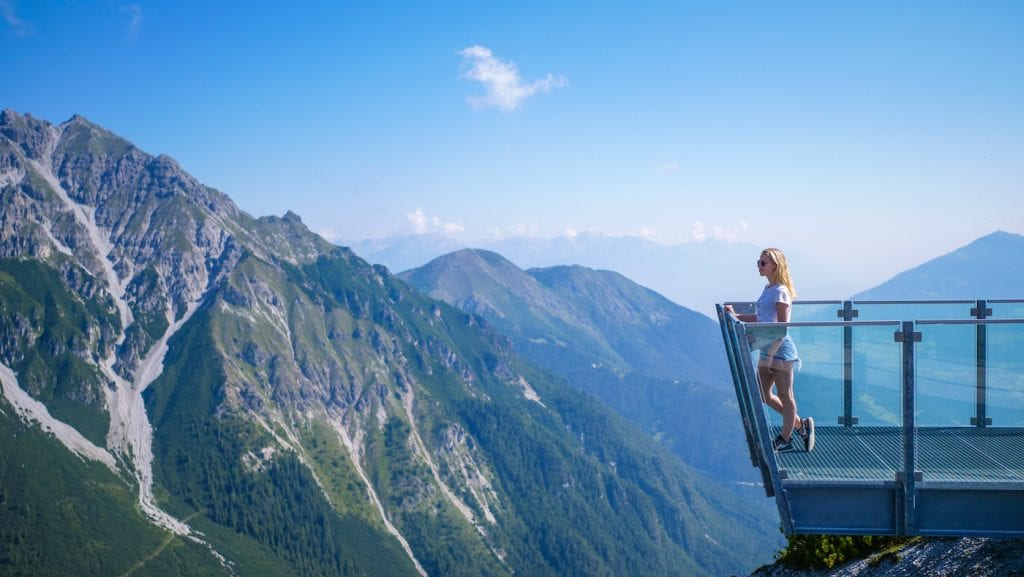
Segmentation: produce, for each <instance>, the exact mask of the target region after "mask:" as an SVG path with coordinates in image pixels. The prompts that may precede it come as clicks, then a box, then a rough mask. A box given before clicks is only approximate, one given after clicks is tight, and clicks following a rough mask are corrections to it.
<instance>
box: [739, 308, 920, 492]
mask: <svg viewBox="0 0 1024 577" xmlns="http://www.w3.org/2000/svg"><path fill="white" fill-rule="evenodd" d="M844 328H846V327H845V326H844V324H843V323H841V322H838V321H832V322H828V323H824V322H821V323H817V322H808V323H792V324H790V325H789V326H788V327H787V328H786V330H788V334H789V336H790V338H791V339H792V340H793V342H794V344H795V345H796V348H797V351H798V353H799V357H800V360H801V362H800V367H799V369H798V370H797V372H796V373H795V376H794V391H795V396H796V402H797V408H798V412H799V414H800V416H802V417H807V416H810V417H813V418H814V420H815V422H816V423H817V427H816V429H817V444H816V447H815V449H814V451H813V452H810V453H808V452H804V451H803V450H802V448H803V446H802V442H800V441H796V445H797V449H798V450H797V451H795V452H792V453H782V454H779V455H777V458H778V463H779V467H780V469H785V471H786V478H787V479H790V480H794V481H795V480H824V481H893V480H894V478H895V472H896V471H898V470H901V463H902V453H901V443H900V436H899V435H900V431H901V429H900V428H899V426H898V423H899V415H900V412H901V410H902V405H901V400H902V396H901V394H900V390H901V389H900V385H899V382H900V374H901V373H900V366H901V358H900V348H899V346H898V345H897V343H895V341H894V339H893V333H894V331H895V330H896V328H898V324H897V323H888V324H884V325H881V326H879V325H876V324H869V323H864V324H857V323H852V324H850V325H849V328H850V329H851V337H852V342H853V347H854V349H853V362H854V364H855V366H854V371H853V382H852V387H851V402H852V403H853V406H854V407H859V409H854V411H853V412H854V413H856V412H857V411H858V410H859V411H861V412H863V413H864V415H865V416H866V417H867V421H868V422H869V423H870V425H869V426H864V425H863V424H857V425H854V426H844V425H842V424H841V421H840V418H841V417H843V416H844V415H845V414H846V412H847V411H846V394H845V392H846V385H845V382H844V381H845V354H844ZM747 330H748V332H749V333H751V334H752V335H755V338H754V342H753V346H760V347H770V346H771V345H772V343H774V342H775V341H776V340H777V339H779V338H781V336H782V335H783V334H786V333H783V332H782V330H783V328H782V327H779V326H777V325H776V326H773V325H756V324H755V325H748V326H747ZM759 356H760V353H759V352H755V353H753V358H752V362H753V363H754V364H755V365H756V363H757V361H758V358H759ZM766 415H767V416H768V421H769V427H770V431H769V433H770V434H771V435H772V436H773V437H774V435H776V434H778V433H779V431H780V429H781V427H782V418H781V416H780V415H779V414H778V413H777V412H775V411H773V410H771V409H768V408H766ZM861 423H863V420H862V421H861ZM878 425H884V426H878Z"/></svg>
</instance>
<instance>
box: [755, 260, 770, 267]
mask: <svg viewBox="0 0 1024 577" xmlns="http://www.w3.org/2000/svg"><path fill="white" fill-rule="evenodd" d="M770 262H772V261H770V260H765V259H761V260H758V261H754V263H755V264H757V266H768V263H770Z"/></svg>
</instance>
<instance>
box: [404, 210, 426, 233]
mask: <svg viewBox="0 0 1024 577" xmlns="http://www.w3.org/2000/svg"><path fill="white" fill-rule="evenodd" d="M405 220H407V221H409V225H410V226H412V231H413V232H414V233H416V234H424V233H425V232H427V215H425V214H423V209H422V208H419V207H417V208H416V210H414V211H412V212H411V213H409V214H407V215H405Z"/></svg>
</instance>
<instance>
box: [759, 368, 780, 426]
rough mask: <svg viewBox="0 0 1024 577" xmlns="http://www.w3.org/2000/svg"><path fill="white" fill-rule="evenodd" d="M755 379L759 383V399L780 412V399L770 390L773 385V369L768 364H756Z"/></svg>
mask: <svg viewBox="0 0 1024 577" xmlns="http://www.w3.org/2000/svg"><path fill="white" fill-rule="evenodd" d="M757 381H758V383H760V385H761V400H762V401H764V404H766V405H768V406H769V407H771V408H772V409H775V412H776V413H779V414H782V400H780V399H779V397H778V396H776V395H775V391H773V390H772V388H773V387H774V386H775V371H773V370H772V368H771V367H769V366H765V365H758V366H757Z"/></svg>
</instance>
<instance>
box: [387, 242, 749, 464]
mask: <svg viewBox="0 0 1024 577" xmlns="http://www.w3.org/2000/svg"><path fill="white" fill-rule="evenodd" d="M398 276H399V278H402V279H403V280H406V281H407V282H409V283H410V284H411V285H413V286H414V287H416V288H418V289H420V290H421V291H423V292H424V293H426V294H428V295H430V296H431V297H434V298H437V299H440V300H444V301H446V302H448V303H451V304H454V305H455V306H458V307H459V308H461V309H463V310H464V311H467V312H472V313H475V314H479V315H481V316H483V317H484V318H486V319H487V320H488V321H490V322H491V323H493V324H494V326H495V327H497V328H498V329H499V330H501V331H502V332H504V333H506V334H507V335H509V336H510V337H511V338H512V340H513V342H514V343H515V346H516V348H517V350H519V351H520V352H521V353H522V354H523V355H524V356H526V357H527V358H529V359H531V360H533V361H534V362H536V363H538V364H540V365H541V366H544V367H546V368H548V369H549V370H551V371H553V372H555V373H557V374H559V375H561V376H562V377H564V378H565V379H566V381H568V382H569V384H570V385H572V386H574V387H576V388H578V389H581V390H584V391H586V392H588V393H590V394H592V395H594V396H595V397H597V398H599V399H601V400H603V401H604V402H605V403H607V404H608V405H609V406H611V407H612V408H613V409H614V410H616V411H617V412H619V413H620V414H622V415H624V416H626V417H627V418H629V419H630V420H631V421H633V422H634V423H636V424H637V425H638V426H640V427H641V428H643V429H644V430H646V431H648V432H649V433H651V434H652V436H654V437H656V438H659V439H660V440H661V441H662V442H663V443H664V444H666V445H667V446H668V447H670V448H672V449H673V450H674V451H675V452H676V453H677V454H679V455H680V456H681V457H683V459H684V460H686V461H687V462H688V463H690V464H692V465H694V466H697V467H700V468H702V469H704V470H707V471H711V472H713V473H714V474H716V475H720V476H725V477H726V478H730V479H733V480H753V477H754V472H753V471H752V470H751V468H750V464H749V461H748V460H747V459H746V456H745V452H744V451H745V448H744V446H743V444H742V443H743V435H742V430H741V428H740V420H739V417H738V414H737V413H736V410H735V409H734V408H733V405H734V403H735V394H734V393H733V391H732V386H731V384H730V380H729V379H730V376H729V374H728V367H727V364H726V360H725V354H724V351H723V348H722V344H721V343H722V336H721V331H720V329H719V327H718V325H717V324H716V323H715V322H713V321H711V320H710V319H708V318H707V317H706V316H704V315H702V314H698V313H696V312H694V311H691V310H689V309H687V308H684V307H682V306H680V305H677V304H675V303H673V302H672V301H670V300H668V299H666V298H664V297H663V296H661V295H659V294H658V293H656V292H654V291H652V290H649V289H647V288H644V287H642V286H640V285H638V284H636V283H634V282H633V281H631V280H629V279H627V278H626V277H624V276H622V275H620V274H618V273H615V272H611V271H603V270H593V269H589V268H585V267H581V266H556V267H548V268H540V269H530V270H527V271H523V270H522V269H520V268H518V267H517V266H515V265H514V264H512V262H510V261H508V260H506V259H505V258H503V257H502V256H501V255H499V254H497V253H494V252H490V251H485V250H472V249H464V250H461V251H457V252H454V253H451V254H448V255H444V256H441V257H439V258H437V259H435V260H433V261H431V262H429V263H428V264H426V265H424V266H422V267H420V268H418V269H413V270H410V271H406V272H403V273H400V274H399V275H398Z"/></svg>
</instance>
